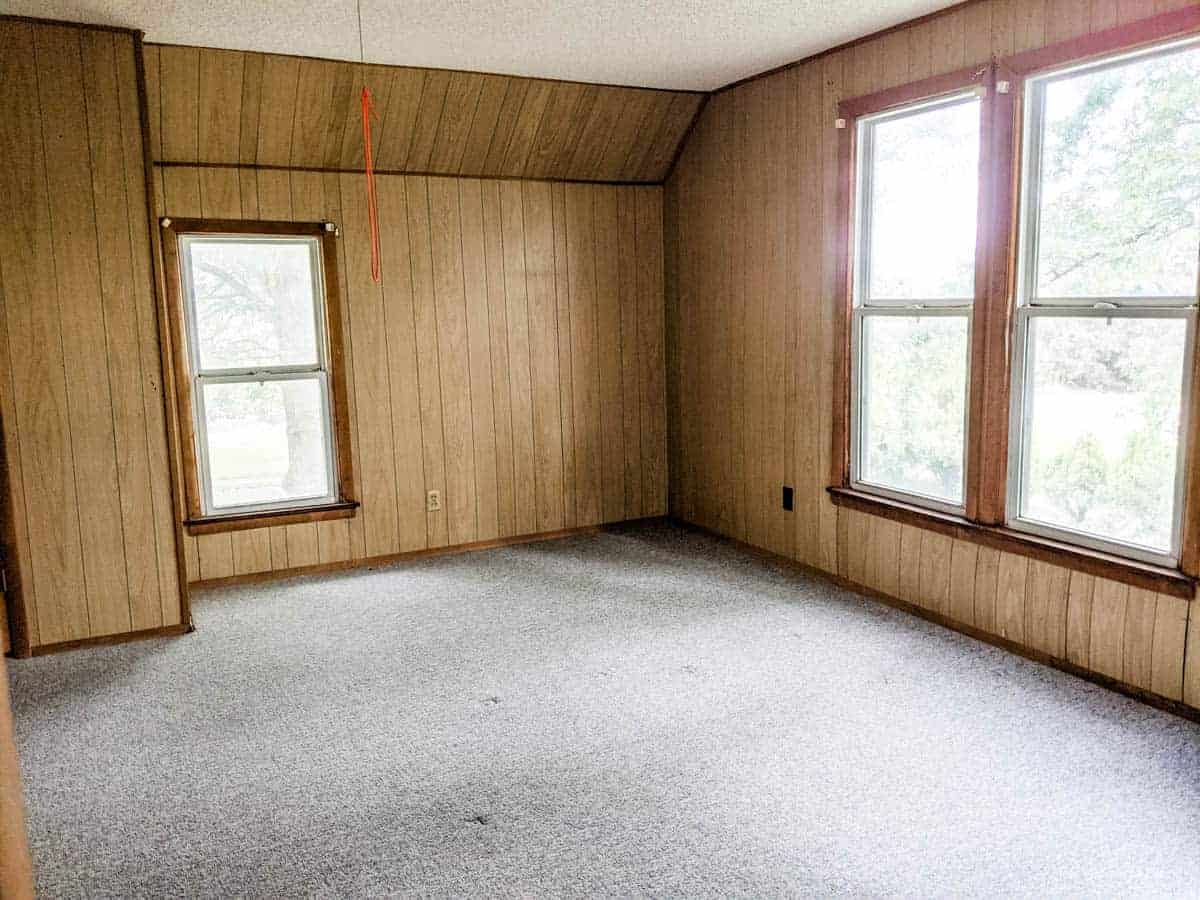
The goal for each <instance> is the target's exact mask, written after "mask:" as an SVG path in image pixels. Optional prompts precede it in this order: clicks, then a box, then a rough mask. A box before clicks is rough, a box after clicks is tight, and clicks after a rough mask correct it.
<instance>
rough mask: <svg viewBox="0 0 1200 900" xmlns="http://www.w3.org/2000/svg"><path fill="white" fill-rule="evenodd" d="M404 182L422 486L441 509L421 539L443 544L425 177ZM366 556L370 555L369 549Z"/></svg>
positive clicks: (431, 513)
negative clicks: (437, 496) (437, 498)
mask: <svg viewBox="0 0 1200 900" xmlns="http://www.w3.org/2000/svg"><path fill="white" fill-rule="evenodd" d="M404 183H405V190H406V192H407V195H408V240H409V250H410V253H411V254H412V255H411V268H412V286H413V321H414V324H415V326H416V333H417V377H418V381H419V383H420V401H421V443H422V447H423V453H424V456H423V459H424V469H425V489H426V490H427V491H439V492H440V493H441V495H442V505H441V509H436V510H428V511H427V512H426V529H427V533H428V536H427V538H426V540H427V542H428V546H431V547H444V546H446V545H447V544H448V543H450V520H449V515H448V512H447V506H446V491H447V486H448V485H447V460H446V453H445V446H446V443H445V442H446V430H445V424H444V416H443V410H442V372H441V348H440V346H439V344H438V337H437V329H438V313H437V297H436V295H435V286H434V285H435V278H434V271H433V224H432V222H431V221H430V203H429V188H428V185H429V179H427V178H405V179H404ZM359 233H360V234H361V233H362V232H359ZM382 552H385V553H386V552H387V551H386V550H385V551H382ZM372 555H375V554H374V552H372Z"/></svg>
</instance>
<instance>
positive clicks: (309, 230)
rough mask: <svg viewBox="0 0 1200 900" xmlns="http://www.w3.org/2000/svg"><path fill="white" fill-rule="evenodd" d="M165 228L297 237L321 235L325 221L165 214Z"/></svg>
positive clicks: (188, 232) (193, 232) (204, 232)
mask: <svg viewBox="0 0 1200 900" xmlns="http://www.w3.org/2000/svg"><path fill="white" fill-rule="evenodd" d="M159 224H160V225H161V226H162V227H163V228H170V229H171V230H172V231H177V232H179V233H180V234H277V235H285V236H290V235H294V236H296V237H320V236H321V235H323V234H325V233H326V231H325V223H324V222H287V221H281V220H278V219H173V218H171V217H170V216H163V218H162V219H160V220H159Z"/></svg>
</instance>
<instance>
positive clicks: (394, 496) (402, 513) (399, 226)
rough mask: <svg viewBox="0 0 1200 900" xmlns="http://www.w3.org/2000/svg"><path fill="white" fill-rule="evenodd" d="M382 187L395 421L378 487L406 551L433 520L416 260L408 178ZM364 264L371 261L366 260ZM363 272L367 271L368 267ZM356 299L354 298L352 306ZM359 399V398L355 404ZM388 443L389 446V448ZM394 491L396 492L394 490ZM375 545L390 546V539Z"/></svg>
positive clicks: (369, 353) (368, 352) (357, 192)
mask: <svg viewBox="0 0 1200 900" xmlns="http://www.w3.org/2000/svg"><path fill="white" fill-rule="evenodd" d="M353 182H354V183H353V185H352V186H349V188H348V189H349V191H350V192H351V193H352V194H353V195H354V196H353V198H350V199H348V200H347V201H344V203H346V202H348V203H357V202H359V200H360V198H361V197H362V194H363V191H362V184H361V181H360V179H353ZM378 191H379V229H380V253H381V254H382V255H383V256H384V257H385V258H386V259H387V262H388V264H387V267H386V268H385V269H384V271H383V319H384V329H383V332H384V335H383V336H384V349H385V352H386V359H387V397H388V409H389V410H390V412H389V418H390V420H391V421H390V425H391V434H390V442H388V441H386V440H385V442H384V443H381V444H380V445H378V450H377V451H376V452H379V453H380V460H379V463H380V465H381V466H383V467H384V469H383V470H381V475H380V481H379V487H378V490H380V491H382V493H381V494H380V495H379V502H380V505H381V506H382V509H383V513H382V515H383V516H384V518H385V521H387V522H388V523H389V525H390V521H391V519H392V517H393V516H394V517H395V520H396V538H395V544H394V546H396V547H398V548H400V550H401V551H406V550H419V549H421V548H423V547H425V546H426V540H427V538H428V523H427V521H426V514H425V490H426V487H425V462H424V457H423V453H422V442H421V439H420V438H421V435H422V434H423V432H422V424H421V396H420V376H419V372H418V365H417V359H418V354H417V337H416V324H415V312H414V305H413V264H412V254H411V249H410V244H409V231H408V194H407V191H406V186H405V182H404V179H403V178H397V177H385V178H380V179H379V181H378ZM356 243H358V242H356ZM368 249H369V248H368ZM364 255H365V254H364ZM364 263H366V264H367V265H369V261H367V260H366V259H364ZM363 274H364V275H365V274H366V273H365V271H364V272H363ZM364 287H366V285H364ZM353 304H354V298H353V297H352V298H351V305H352V306H353ZM378 352H379V348H378V346H377V345H372V344H370V343H367V344H366V346H365V347H361V348H358V349H357V350H356V353H359V354H362V355H365V356H366V357H367V359H368V360H369V361H370V360H378V357H375V356H373V354H374V353H378ZM360 402H361V401H359V400H358V398H357V397H356V400H355V407H356V408H358V405H359V403H360ZM363 412H364V413H365V412H366V411H365V410H364V411H363ZM376 412H377V413H378V411H376ZM359 421H360V422H362V421H363V419H362V418H359ZM388 424H389V423H388V422H385V421H384V420H383V419H382V417H381V418H380V420H379V421H378V422H376V423H374V424H373V425H372V427H376V428H385V427H386V426H387V425H388ZM360 442H361V438H360ZM384 447H386V448H387V449H386V450H384V449H383V448H384ZM389 453H390V454H391V457H392V458H391V462H392V466H391V473H390V479H389V475H388V474H382V472H383V471H386V464H387V462H388V459H387V455H388V454H389ZM389 491H392V493H391V494H390V495H389V493H388V492H389ZM362 493H363V499H364V500H365V498H366V497H372V498H374V497H375V496H376V495H375V493H374V491H369V490H368V489H367V487H366V485H363V488H362ZM383 534H390V531H389V530H388V529H387V528H385V530H384V532H383ZM376 546H386V540H385V541H382V542H381V543H380V544H378V545H376ZM364 552H370V551H364Z"/></svg>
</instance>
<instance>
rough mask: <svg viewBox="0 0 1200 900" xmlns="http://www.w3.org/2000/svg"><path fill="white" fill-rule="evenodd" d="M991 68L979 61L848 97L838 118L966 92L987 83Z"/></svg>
mask: <svg viewBox="0 0 1200 900" xmlns="http://www.w3.org/2000/svg"><path fill="white" fill-rule="evenodd" d="M990 68H991V63H990V62H982V63H979V64H978V65H974V66H967V67H965V68H962V69H958V70H956V71H954V72H947V73H945V74H944V75H934V76H933V77H932V78H922V79H921V80H920V81H912V82H909V83H908V84H902V85H899V86H897V87H891V88H885V89H884V90H882V91H875V92H874V93H872V94H863V95H862V96H860V97H848V98H847V99H845V100H842V101H840V102H839V103H838V117H839V118H843V119H857V118H860V117H862V116H867V115H874V114H875V113H881V112H883V111H885V110H888V109H892V108H893V107H897V106H904V105H906V104H909V103H916V102H917V101H925V100H935V99H937V98H938V97H940V96H942V95H948V94H955V93H959V92H962V91H966V90H969V89H971V88H975V87H978V86H979V85H983V84H986V83H987V81H988V77H987V76H988V70H989V69H990Z"/></svg>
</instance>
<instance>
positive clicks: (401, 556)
mask: <svg viewBox="0 0 1200 900" xmlns="http://www.w3.org/2000/svg"><path fill="white" fill-rule="evenodd" d="M666 518H667V517H666V516H647V517H645V518H642V519H626V520H623V521H621V522H609V523H605V524H602V525H580V526H578V527H576V528H560V529H558V530H556V531H538V532H533V533H531V534H520V535H514V536H513V537H504V538H493V539H491V540H486V541H473V542H471V543H468V544H453V545H451V546H447V547H433V548H430V549H427V550H410V551H408V552H407V553H388V554H385V555H383V556H366V557H363V558H362V559H346V560H342V561H340V562H332V563H317V564H316V565H311V566H295V567H294V568H290V569H274V570H272V571H269V572H248V573H246V574H245V575H229V576H227V577H225V578H208V579H201V580H199V581H193V582H190V583H189V585H188V586H189V587H191V588H194V589H206V588H218V587H230V586H232V585H239V584H257V583H260V582H265V581H279V580H281V579H284V578H295V577H297V576H299V575H321V574H324V573H327V572H342V571H345V570H347V569H366V568H370V567H371V566H386V565H391V564H393V563H398V562H411V561H414V560H419V559H428V558H430V557H434V556H450V555H453V554H456V553H470V552H472V551H474V550H491V549H494V548H496V547H511V546H514V545H517V544H532V543H535V542H538V541H557V540H562V539H563V538H568V537H575V536H577V535H582V534H596V533H598V532H600V531H604V530H605V529H608V528H612V527H615V526H619V525H627V524H629V523H631V522H652V521H665V520H666Z"/></svg>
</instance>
